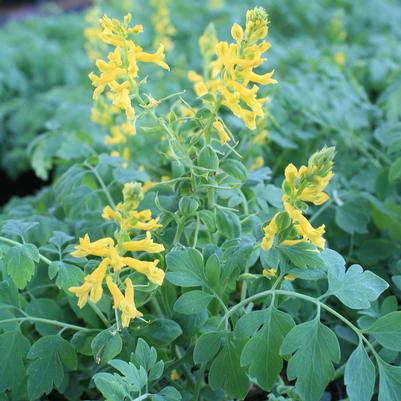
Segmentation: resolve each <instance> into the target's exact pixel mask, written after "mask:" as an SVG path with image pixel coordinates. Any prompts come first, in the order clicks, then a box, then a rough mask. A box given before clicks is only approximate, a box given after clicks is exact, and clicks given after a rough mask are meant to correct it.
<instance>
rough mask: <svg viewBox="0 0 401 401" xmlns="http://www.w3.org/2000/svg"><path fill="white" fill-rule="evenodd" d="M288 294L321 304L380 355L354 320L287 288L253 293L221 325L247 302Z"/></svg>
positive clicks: (236, 306) (225, 317) (320, 305)
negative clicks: (351, 320)
mask: <svg viewBox="0 0 401 401" xmlns="http://www.w3.org/2000/svg"><path fill="white" fill-rule="evenodd" d="M273 294H276V295H286V296H288V297H294V298H299V299H303V300H304V301H308V302H312V303H314V304H315V305H317V306H319V307H320V308H322V309H325V310H326V311H327V312H329V313H330V314H332V315H333V316H335V317H337V318H338V319H340V320H341V321H342V322H343V323H345V324H346V325H347V326H348V327H349V328H350V329H351V330H353V331H354V332H355V333H356V334H357V335H358V337H359V338H360V339H362V341H363V342H365V344H366V345H367V346H368V348H369V349H370V350H371V351H372V354H373V355H374V356H375V358H376V359H377V358H378V357H379V356H378V354H377V352H376V350H375V349H374V348H373V346H372V344H371V343H370V342H369V340H368V339H367V338H366V337H365V336H364V335H363V334H362V331H361V330H360V329H359V328H358V327H356V326H355V325H354V324H353V323H352V322H350V321H349V320H348V319H347V318H345V317H344V316H342V315H341V314H340V313H338V312H337V311H335V310H334V309H333V308H331V307H330V306H328V305H326V304H324V303H323V302H320V301H319V300H318V299H316V298H313V297H310V296H309V295H305V294H300V293H297V292H293V291H286V290H276V289H271V290H267V291H263V292H260V293H259V294H255V295H252V296H250V297H248V298H246V299H244V300H243V301H241V302H239V303H238V304H237V305H234V306H233V307H232V308H231V309H229V311H228V312H227V313H226V314H225V315H224V316H223V317H222V319H221V321H220V323H219V327H220V326H221V324H222V323H223V322H224V320H226V319H228V318H229V317H230V316H232V315H233V314H234V313H235V312H236V311H237V310H238V309H241V308H242V307H243V306H245V305H246V304H248V303H249V302H252V301H256V300H258V299H260V298H264V297H267V296H270V295H273Z"/></svg>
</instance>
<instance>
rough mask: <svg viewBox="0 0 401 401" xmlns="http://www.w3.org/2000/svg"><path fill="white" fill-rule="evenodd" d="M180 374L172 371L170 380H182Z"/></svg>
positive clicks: (174, 370)
mask: <svg viewBox="0 0 401 401" xmlns="http://www.w3.org/2000/svg"><path fill="white" fill-rule="evenodd" d="M180 377H181V376H180V374H179V373H178V372H177V370H176V369H173V370H172V371H171V374H170V379H171V380H173V381H177V380H179V379H180Z"/></svg>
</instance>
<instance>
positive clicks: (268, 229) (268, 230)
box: [260, 213, 278, 251]
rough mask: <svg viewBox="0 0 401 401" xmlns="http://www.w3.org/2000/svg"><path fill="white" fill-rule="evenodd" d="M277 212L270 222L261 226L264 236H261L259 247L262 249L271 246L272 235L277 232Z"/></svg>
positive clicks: (267, 248)
mask: <svg viewBox="0 0 401 401" xmlns="http://www.w3.org/2000/svg"><path fill="white" fill-rule="evenodd" d="M277 216H278V213H276V214H275V215H274V216H273V218H272V219H271V221H270V223H269V224H268V225H267V226H265V227H264V228H263V231H264V233H265V236H264V237H263V240H262V243H261V245H260V246H261V247H262V249H263V250H264V251H267V250H269V249H270V248H271V247H272V246H273V241H274V237H275V235H276V234H277V224H276V219H277Z"/></svg>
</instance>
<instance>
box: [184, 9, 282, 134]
mask: <svg viewBox="0 0 401 401" xmlns="http://www.w3.org/2000/svg"><path fill="white" fill-rule="evenodd" d="M267 27H268V20H267V14H266V12H265V11H264V10H263V9H262V8H260V7H259V8H255V9H253V10H249V11H248V13H247V19H246V29H245V31H244V29H243V28H242V27H241V26H240V25H239V24H234V25H233V26H232V28H231V36H232V37H233V39H234V40H235V43H228V42H225V41H221V42H218V43H217V44H216V45H215V46H214V52H213V53H214V59H213V60H211V57H213V54H212V55H211V54H210V52H208V51H205V49H206V48H207V46H206V45H204V44H203V42H202V44H203V46H202V47H203V48H202V49H201V52H202V55H203V57H204V62H205V66H204V69H205V77H202V76H200V75H199V74H197V73H195V72H193V71H190V72H189V74H188V78H189V79H190V80H191V81H193V82H194V89H195V92H196V94H197V95H198V96H199V97H201V96H203V95H205V94H206V93H208V94H210V95H212V96H213V98H214V101H211V100H210V97H208V98H205V99H204V102H205V103H208V102H209V103H214V104H218V105H222V106H225V107H227V108H228V109H230V110H231V112H232V113H233V114H234V115H235V116H237V117H238V118H240V119H242V121H243V122H244V123H245V125H246V127H247V128H249V129H255V128H256V121H257V118H259V117H263V116H264V115H265V112H264V110H263V104H264V103H265V102H266V100H267V98H265V97H260V96H259V89H260V87H259V85H269V84H274V83H277V81H276V80H275V79H273V77H272V76H273V71H271V72H268V73H265V74H262V75H259V74H257V73H256V72H255V71H254V69H255V68H258V67H260V66H261V65H262V64H263V62H264V61H265V60H266V59H265V58H263V54H264V53H265V52H266V51H267V50H268V49H269V48H270V46H271V45H270V43H269V42H267V41H265V40H264V38H265V36H266V35H267V32H268V28H267ZM208 29H209V31H208V32H205V34H204V35H203V36H204V37H205V38H206V37H212V36H213V34H214V31H213V29H210V28H208ZM212 31H213V32H212Z"/></svg>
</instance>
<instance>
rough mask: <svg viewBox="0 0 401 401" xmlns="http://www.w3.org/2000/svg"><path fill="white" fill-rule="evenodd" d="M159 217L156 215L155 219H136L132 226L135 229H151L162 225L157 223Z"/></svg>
mask: <svg viewBox="0 0 401 401" xmlns="http://www.w3.org/2000/svg"><path fill="white" fill-rule="evenodd" d="M159 219H160V218H159V217H157V218H155V219H150V220H149V221H138V222H137V223H135V224H134V226H133V227H134V228H135V229H137V230H143V231H153V230H156V229H158V228H160V227H162V225H161V224H159Z"/></svg>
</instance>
